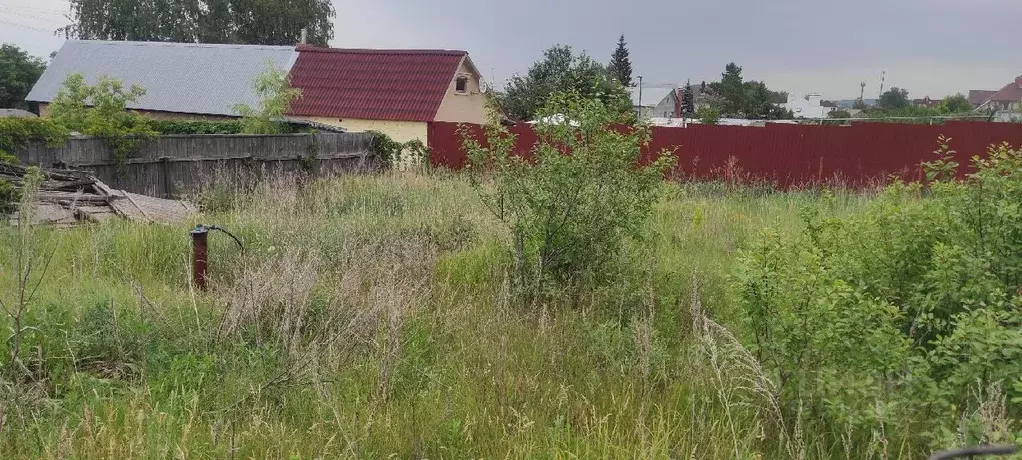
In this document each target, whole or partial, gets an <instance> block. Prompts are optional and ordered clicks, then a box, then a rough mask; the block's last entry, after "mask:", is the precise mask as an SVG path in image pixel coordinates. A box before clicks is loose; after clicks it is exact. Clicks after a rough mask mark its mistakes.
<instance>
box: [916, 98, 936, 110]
mask: <svg viewBox="0 0 1022 460" xmlns="http://www.w3.org/2000/svg"><path fill="white" fill-rule="evenodd" d="M940 101H941V100H940V99H930V96H925V97H923V98H922V99H913V100H912V105H914V106H916V107H927V108H931V109H932V108H934V107H937V105H938V104H940Z"/></svg>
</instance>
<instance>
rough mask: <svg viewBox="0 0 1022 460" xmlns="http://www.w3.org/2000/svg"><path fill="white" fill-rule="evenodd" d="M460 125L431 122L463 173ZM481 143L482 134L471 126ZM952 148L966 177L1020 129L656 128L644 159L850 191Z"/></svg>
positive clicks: (693, 170) (444, 153) (523, 144)
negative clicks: (940, 145) (665, 158)
mask: <svg viewBox="0 0 1022 460" xmlns="http://www.w3.org/2000/svg"><path fill="white" fill-rule="evenodd" d="M459 126H461V125H459V124H456V123H440V122H435V123H430V126H429V148H430V155H431V156H430V160H431V161H432V162H433V163H434V164H437V165H442V166H446V167H449V168H452V169H460V168H461V167H463V166H464V164H465V161H466V158H465V152H464V150H463V149H462V147H461V134H460V132H459ZM467 128H468V130H469V131H468V132H470V133H472V135H474V136H476V137H477V138H480V139H481V138H482V128H481V127H479V126H476V125H468V126H467ZM510 130H511V132H512V133H514V134H516V135H517V138H516V142H515V146H514V151H515V153H517V154H520V155H526V156H527V155H528V154H529V151H530V150H531V149H532V147H533V145H535V143H536V140H537V138H536V133H535V132H534V131H533V129H532V127H531V126H529V125H527V124H523V123H519V124H518V125H516V126H512V127H511V128H510ZM941 135H943V136H946V137H950V138H952V141H951V147H952V148H953V149H955V150H956V151H957V155H956V159H957V161H958V162H959V163H960V164H961V165H963V168H962V170H961V171H960V172H966V171H967V170H968V168H967V166H968V165H969V164H971V158H972V157H973V156H974V155H982V154H984V153H985V152H986V150H987V147H988V146H990V145H991V144H1000V143H1002V142H1008V143H1009V144H1011V145H1013V146H1016V147H1018V146H1020V145H1022V124H1018V123H981V122H961V121H953V122H948V123H946V124H943V125H913V124H900V123H855V124H853V125H852V126H812V125H810V126H806V125H787V124H771V123H768V124H767V125H766V127H762V128H756V127H740V126H712V125H693V126H690V127H688V128H653V132H652V139H651V141H650V143H649V145H648V147H647V148H646V149H645V151H646V153H647V154H649V153H651V152H660V151H662V150H664V149H666V150H668V151H671V152H673V153H674V155H675V156H676V157H677V158H678V166H677V169H676V170H675V171H674V173H675V175H676V177H677V176H680V177H686V178H698V179H725V180H743V181H767V182H772V183H775V184H777V185H779V186H782V187H797V186H802V185H811V184H819V183H830V182H837V183H840V184H843V185H847V186H851V187H863V186H868V185H871V184H876V183H881V182H885V181H887V180H888V178H889V176H891V175H896V176H900V177H902V178H904V179H907V180H918V179H920V178H921V174H922V168H921V164H922V163H923V162H926V161H931V160H934V159H935V158H936V156H935V155H934V153H933V151H934V150H936V149H937V137H938V136H941Z"/></svg>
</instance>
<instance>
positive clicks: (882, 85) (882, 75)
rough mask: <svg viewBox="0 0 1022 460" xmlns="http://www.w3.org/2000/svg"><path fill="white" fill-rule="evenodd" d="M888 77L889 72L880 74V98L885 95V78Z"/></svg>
mask: <svg viewBox="0 0 1022 460" xmlns="http://www.w3.org/2000/svg"><path fill="white" fill-rule="evenodd" d="M885 77H887V71H886V70H885V71H883V72H880V96H883V95H884V78H885Z"/></svg>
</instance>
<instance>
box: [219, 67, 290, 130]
mask: <svg viewBox="0 0 1022 460" xmlns="http://www.w3.org/2000/svg"><path fill="white" fill-rule="evenodd" d="M252 86H253V88H254V89H255V92H256V94H257V95H258V96H259V107H249V106H248V105H245V104H238V105H236V106H234V110H235V111H237V112H238V114H240V115H241V132H242V133H245V134H278V133H281V132H284V131H285V130H286V129H287V128H286V127H285V123H283V122H282V120H283V119H284V115H285V114H286V113H287V111H288V109H289V108H291V103H292V102H294V101H295V100H296V99H298V98H300V97H301V96H302V90H300V89H298V88H292V87H291V80H290V78H289V77H288V74H287V72H286V71H284V70H283V69H280V68H277V67H275V66H273V65H272V64H269V63H268V64H267V65H266V70H264V71H263V72H262V73H260V74H259V75H257V76H256V78H255V81H254V82H252Z"/></svg>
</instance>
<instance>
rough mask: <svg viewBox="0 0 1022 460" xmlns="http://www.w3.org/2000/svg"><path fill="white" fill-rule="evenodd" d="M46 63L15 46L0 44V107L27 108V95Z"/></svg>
mask: <svg viewBox="0 0 1022 460" xmlns="http://www.w3.org/2000/svg"><path fill="white" fill-rule="evenodd" d="M45 69H46V63H45V62H43V60H42V59H39V58H37V57H35V56H29V54H28V53H27V52H25V51H24V50H22V49H21V48H18V47H17V46H14V45H10V44H7V43H4V44H3V46H0V108H17V109H28V108H29V107H28V103H27V102H25V96H28V93H29V91H31V90H32V85H34V84H35V82H36V81H37V80H39V77H40V76H41V75H42V74H43V70H45Z"/></svg>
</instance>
